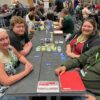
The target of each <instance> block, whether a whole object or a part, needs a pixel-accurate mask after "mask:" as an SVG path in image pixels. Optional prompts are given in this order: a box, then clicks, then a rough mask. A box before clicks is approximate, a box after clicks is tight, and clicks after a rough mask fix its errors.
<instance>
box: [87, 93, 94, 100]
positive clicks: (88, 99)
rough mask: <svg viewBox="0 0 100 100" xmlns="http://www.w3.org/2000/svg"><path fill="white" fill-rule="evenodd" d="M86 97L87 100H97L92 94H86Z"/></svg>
mask: <svg viewBox="0 0 100 100" xmlns="http://www.w3.org/2000/svg"><path fill="white" fill-rule="evenodd" d="M85 97H86V99H85V100H96V98H95V96H93V95H90V94H86V95H85Z"/></svg>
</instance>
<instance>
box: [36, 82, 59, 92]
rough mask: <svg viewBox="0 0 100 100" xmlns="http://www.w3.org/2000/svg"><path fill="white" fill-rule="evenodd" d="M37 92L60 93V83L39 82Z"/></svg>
mask: <svg viewBox="0 0 100 100" xmlns="http://www.w3.org/2000/svg"><path fill="white" fill-rule="evenodd" d="M37 92H40V93H51V92H54V93H56V92H59V83H58V81H39V82H38V86H37Z"/></svg>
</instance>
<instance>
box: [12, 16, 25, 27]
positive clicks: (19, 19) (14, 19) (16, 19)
mask: <svg viewBox="0 0 100 100" xmlns="http://www.w3.org/2000/svg"><path fill="white" fill-rule="evenodd" d="M22 23H23V24H24V25H25V24H26V23H25V20H24V19H23V18H22V17H20V16H13V17H12V18H11V20H10V26H11V27H14V26H15V25H16V24H22Z"/></svg>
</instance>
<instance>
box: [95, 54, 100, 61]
mask: <svg viewBox="0 0 100 100" xmlns="http://www.w3.org/2000/svg"><path fill="white" fill-rule="evenodd" d="M98 60H100V53H99V52H97V53H96V61H98Z"/></svg>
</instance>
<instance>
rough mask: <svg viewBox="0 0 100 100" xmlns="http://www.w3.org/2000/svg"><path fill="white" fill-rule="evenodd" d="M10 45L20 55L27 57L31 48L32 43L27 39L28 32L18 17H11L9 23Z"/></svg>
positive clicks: (23, 22)
mask: <svg viewBox="0 0 100 100" xmlns="http://www.w3.org/2000/svg"><path fill="white" fill-rule="evenodd" d="M10 27H11V29H10V31H9V32H8V35H9V37H10V44H11V45H12V46H14V47H15V49H16V50H17V51H19V52H20V53H21V54H22V55H24V56H25V55H27V54H28V53H29V52H30V51H31V48H32V42H31V41H29V38H28V30H27V26H26V23H25V21H24V19H23V18H22V17H20V16H13V17H12V18H11V22H10Z"/></svg>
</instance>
